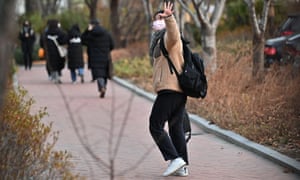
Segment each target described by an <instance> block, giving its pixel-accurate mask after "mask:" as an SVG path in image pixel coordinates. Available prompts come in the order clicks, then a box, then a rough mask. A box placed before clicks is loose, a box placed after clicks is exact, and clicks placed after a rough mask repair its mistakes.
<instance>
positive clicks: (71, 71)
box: [70, 69, 76, 82]
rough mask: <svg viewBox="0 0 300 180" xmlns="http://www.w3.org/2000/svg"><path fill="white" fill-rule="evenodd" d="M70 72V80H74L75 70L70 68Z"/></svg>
mask: <svg viewBox="0 0 300 180" xmlns="http://www.w3.org/2000/svg"><path fill="white" fill-rule="evenodd" d="M70 74H71V80H72V82H75V81H76V71H75V69H70Z"/></svg>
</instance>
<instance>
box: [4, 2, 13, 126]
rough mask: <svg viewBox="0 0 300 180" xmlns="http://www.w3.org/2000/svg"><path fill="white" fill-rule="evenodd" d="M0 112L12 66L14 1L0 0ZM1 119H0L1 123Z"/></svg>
mask: <svg viewBox="0 0 300 180" xmlns="http://www.w3.org/2000/svg"><path fill="white" fill-rule="evenodd" d="M0 4H1V6H0V32H1V33H0V111H1V109H2V107H3V103H4V99H5V94H6V91H7V86H8V77H9V72H10V71H11V68H12V67H11V64H12V54H13V51H12V44H13V43H12V37H13V35H12V32H14V29H15V27H13V22H14V20H13V19H14V17H15V16H14V15H15V14H14V11H12V9H15V1H14V0H10V1H8V0H0ZM1 120H2V119H0V121H1Z"/></svg>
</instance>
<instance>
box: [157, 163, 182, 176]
mask: <svg viewBox="0 0 300 180" xmlns="http://www.w3.org/2000/svg"><path fill="white" fill-rule="evenodd" d="M185 165H186V163H184V164H182V165H181V166H179V167H178V168H177V169H175V170H174V171H171V172H169V173H167V174H165V173H164V174H163V176H170V175H172V174H174V173H175V172H176V171H177V170H178V169H180V168H182V167H183V166H185Z"/></svg>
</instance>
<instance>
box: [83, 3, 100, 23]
mask: <svg viewBox="0 0 300 180" xmlns="http://www.w3.org/2000/svg"><path fill="white" fill-rule="evenodd" d="M84 2H85V4H86V5H87V6H88V8H89V10H90V20H92V19H96V18H97V4H98V0H84Z"/></svg>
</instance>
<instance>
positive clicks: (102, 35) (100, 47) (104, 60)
mask: <svg viewBox="0 0 300 180" xmlns="http://www.w3.org/2000/svg"><path fill="white" fill-rule="evenodd" d="M81 37H82V43H83V44H84V45H86V46H87V54H88V68H89V69H91V70H92V74H93V76H94V77H93V79H97V78H99V77H104V78H107V77H108V62H109V59H110V58H111V55H110V52H111V50H112V49H113V48H114V43H113V40H112V37H111V35H110V34H109V32H108V31H106V30H105V29H104V28H102V27H101V26H99V25H95V26H94V28H93V29H92V30H90V31H89V30H85V32H84V33H83V34H82V36H81Z"/></svg>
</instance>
